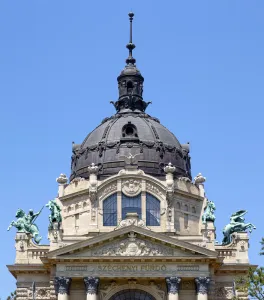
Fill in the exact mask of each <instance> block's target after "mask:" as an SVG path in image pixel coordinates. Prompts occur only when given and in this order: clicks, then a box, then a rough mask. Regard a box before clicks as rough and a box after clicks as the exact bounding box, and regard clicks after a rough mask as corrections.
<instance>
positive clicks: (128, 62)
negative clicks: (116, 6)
mask: <svg viewBox="0 0 264 300" xmlns="http://www.w3.org/2000/svg"><path fill="white" fill-rule="evenodd" d="M128 16H129V21H130V38H129V43H128V44H127V45H126V47H127V49H128V50H129V55H128V58H127V59H126V63H127V64H128V65H129V64H132V65H134V64H135V62H136V60H135V58H133V56H132V51H133V49H135V48H136V46H135V45H134V44H133V42H132V27H133V26H132V24H133V23H132V22H133V17H134V13H133V12H130V13H129V14H128Z"/></svg>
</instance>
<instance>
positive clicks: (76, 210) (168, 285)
mask: <svg viewBox="0 0 264 300" xmlns="http://www.w3.org/2000/svg"><path fill="white" fill-rule="evenodd" d="M93 180H94V181H95V182H96V185H95V184H94V186H93V187H92V188H93V196H92V198H93V199H91V198H90V197H91V193H90V187H91V185H90V182H89V180H88V179H87V180H86V179H80V180H74V181H73V182H71V183H69V184H67V183H64V184H60V183H59V192H58V197H57V199H56V201H57V203H59V205H60V207H61V212H62V223H61V224H60V226H56V224H54V228H53V229H50V230H49V240H50V244H49V245H36V244H35V243H33V242H32V239H31V237H30V236H29V235H28V234H25V233H17V235H16V259H15V264H14V265H10V266H8V268H9V270H10V272H11V273H12V274H13V275H14V276H15V277H16V279H17V299H18V300H22V299H31V297H32V282H33V281H35V283H36V292H35V298H36V299H80V300H84V299H97V298H98V299H99V298H100V299H102V300H108V299H110V298H111V297H112V296H113V295H115V293H118V292H120V291H122V290H126V289H135V290H140V291H144V292H146V293H148V294H150V295H151V296H152V297H154V298H155V299H181V300H182V299H188V300H189V299H231V298H232V296H233V294H234V291H233V282H234V280H235V278H236V276H240V275H243V274H245V273H246V272H247V270H248V267H249V260H248V236H247V234H246V233H237V234H234V236H233V241H232V243H231V244H230V245H227V246H222V245H218V244H217V243H215V233H214V232H215V227H214V224H213V223H212V222H209V223H207V224H202V222H201V216H202V212H203V208H204V206H205V203H206V201H207V199H206V197H205V196H204V186H203V184H200V185H197V184H194V183H192V182H190V181H185V180H182V179H176V180H174V182H173V191H172V192H173V195H172V197H171V198H170V201H168V199H167V193H168V182H167V181H168V179H165V178H164V180H158V179H156V178H154V177H151V176H149V175H146V174H144V172H143V171H142V170H139V169H134V170H133V169H132V170H131V169H124V170H122V171H120V172H119V174H117V175H116V176H112V177H110V178H108V179H106V180H104V181H100V180H97V178H94V179H93ZM114 193H116V194H117V217H118V224H119V225H117V226H104V224H103V214H104V210H103V202H104V200H105V199H107V198H108V197H109V196H111V195H112V194H114ZM146 193H149V194H151V195H153V196H155V197H156V198H157V199H158V200H159V201H160V226H147V225H146V215H145V213H144V211H146V210H145V207H146ZM123 194H125V195H129V197H133V196H137V195H141V206H142V216H141V219H139V218H138V215H137V214H135V213H129V214H127V218H126V219H125V220H123V221H122V222H121V220H122V216H121V205H122V203H121V197H122V195H123ZM186 215H187V216H188V223H187V224H186V217H185V216H186ZM184 218H185V219H184ZM245 296H246V295H245Z"/></svg>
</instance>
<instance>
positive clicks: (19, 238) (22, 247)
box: [15, 232, 31, 264]
mask: <svg viewBox="0 0 264 300" xmlns="http://www.w3.org/2000/svg"><path fill="white" fill-rule="evenodd" d="M30 239H31V236H30V234H28V233H24V232H17V234H16V238H15V241H16V245H15V248H16V260H15V263H16V264H28V263H29V259H28V251H27V250H28V246H29V242H30Z"/></svg>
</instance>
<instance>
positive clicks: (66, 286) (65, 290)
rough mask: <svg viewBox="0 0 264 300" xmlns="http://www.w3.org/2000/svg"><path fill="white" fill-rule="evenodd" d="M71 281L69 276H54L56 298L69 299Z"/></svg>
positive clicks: (59, 299)
mask: <svg viewBox="0 0 264 300" xmlns="http://www.w3.org/2000/svg"><path fill="white" fill-rule="evenodd" d="M71 281H72V279H71V278H69V277H64V276H60V277H55V280H54V286H55V292H56V295H58V300H69V295H70V286H71Z"/></svg>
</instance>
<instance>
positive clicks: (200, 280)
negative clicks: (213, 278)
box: [194, 277, 210, 295]
mask: <svg viewBox="0 0 264 300" xmlns="http://www.w3.org/2000/svg"><path fill="white" fill-rule="evenodd" d="M194 281H195V285H196V293H197V294H203V295H205V294H207V293H208V289H209V284H210V278H209V277H196V278H195V279H194Z"/></svg>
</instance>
